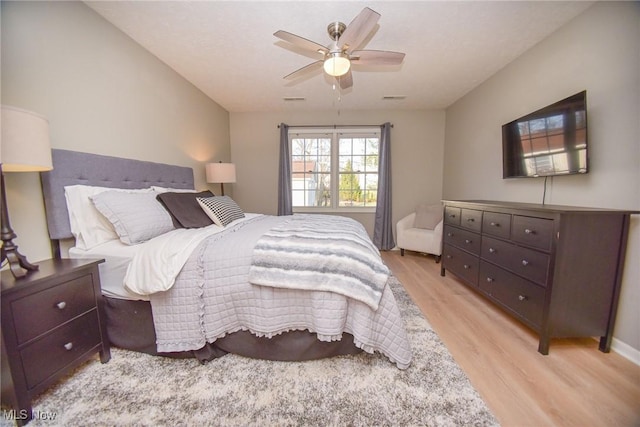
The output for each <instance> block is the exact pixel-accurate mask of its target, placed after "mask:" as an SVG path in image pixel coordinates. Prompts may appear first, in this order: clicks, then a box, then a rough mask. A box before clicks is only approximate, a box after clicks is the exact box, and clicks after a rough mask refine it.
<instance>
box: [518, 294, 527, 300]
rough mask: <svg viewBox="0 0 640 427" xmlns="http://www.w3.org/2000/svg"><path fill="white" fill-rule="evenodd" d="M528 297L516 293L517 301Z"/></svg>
mask: <svg viewBox="0 0 640 427" xmlns="http://www.w3.org/2000/svg"><path fill="white" fill-rule="evenodd" d="M527 299H528V298H527V297H526V296H524V295H518V300H519V301H526V300H527Z"/></svg>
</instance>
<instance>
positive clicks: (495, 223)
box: [489, 222, 500, 227]
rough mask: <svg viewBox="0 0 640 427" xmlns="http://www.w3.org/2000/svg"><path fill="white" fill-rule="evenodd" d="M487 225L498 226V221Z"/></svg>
mask: <svg viewBox="0 0 640 427" xmlns="http://www.w3.org/2000/svg"><path fill="white" fill-rule="evenodd" d="M489 225H491V226H492V227H500V223H497V222H492V223H491V224H489Z"/></svg>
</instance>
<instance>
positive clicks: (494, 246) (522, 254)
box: [480, 236, 549, 286]
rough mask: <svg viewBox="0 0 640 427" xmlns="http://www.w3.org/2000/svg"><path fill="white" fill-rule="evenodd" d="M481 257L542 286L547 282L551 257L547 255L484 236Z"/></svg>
mask: <svg viewBox="0 0 640 427" xmlns="http://www.w3.org/2000/svg"><path fill="white" fill-rule="evenodd" d="M480 256H481V257H482V259H484V260H487V261H489V262H492V263H494V264H497V265H499V266H501V267H504V268H506V269H508V270H510V271H512V272H513V273H516V274H519V275H521V276H523V277H525V278H527V279H529V280H532V281H534V282H536V283H538V284H540V285H542V286H545V284H546V282H547V273H548V271H549V255H547V254H545V253H542V252H538V251H535V250H533V249H528V248H523V247H520V246H516V245H514V244H511V243H509V242H505V241H502V240H497V239H494V238H491V237H487V236H483V237H482V250H481V253H480Z"/></svg>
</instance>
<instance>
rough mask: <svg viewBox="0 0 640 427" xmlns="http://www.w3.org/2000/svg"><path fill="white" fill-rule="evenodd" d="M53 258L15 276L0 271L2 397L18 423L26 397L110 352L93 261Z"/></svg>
mask: <svg viewBox="0 0 640 427" xmlns="http://www.w3.org/2000/svg"><path fill="white" fill-rule="evenodd" d="M101 262H103V260H79V259H55V260H47V261H43V262H40V263H38V266H39V270H38V271H34V272H31V273H29V274H28V275H27V276H26V277H24V278H21V279H17V280H16V279H15V278H14V277H13V275H12V274H11V272H9V271H3V272H2V401H3V403H5V404H7V405H9V406H11V407H12V408H13V411H12V412H11V414H13V418H14V419H15V421H16V422H17V424H18V425H22V424H24V423H26V422H28V421H29V420H30V419H31V417H32V411H31V400H32V399H33V397H34V396H36V395H37V394H38V393H40V392H42V391H43V390H45V389H46V388H47V387H49V386H50V385H52V384H53V383H55V382H56V381H58V380H59V379H60V378H61V377H62V376H64V375H66V374H68V373H69V372H70V371H71V370H72V369H74V368H75V367H77V366H78V365H80V364H82V363H84V362H85V361H87V360H88V359H89V358H91V357H92V356H93V355H94V354H95V353H97V352H99V353H100V360H101V361H102V363H106V362H108V361H109V359H110V358H111V353H110V347H109V341H108V339H107V335H106V330H105V328H104V322H103V319H104V316H103V311H102V310H103V308H102V296H101V290H100V275H99V273H98V264H99V263H101Z"/></svg>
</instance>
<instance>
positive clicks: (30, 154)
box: [0, 105, 53, 172]
mask: <svg viewBox="0 0 640 427" xmlns="http://www.w3.org/2000/svg"><path fill="white" fill-rule="evenodd" d="M0 126H1V127H2V139H1V140H0V161H1V162H2V170H3V171H4V172H39V171H48V170H51V169H53V163H52V162H51V143H50V142H49V121H48V120H47V119H46V118H45V117H43V116H41V115H39V114H36V113H33V112H31V111H26V110H22V109H20V108H15V107H9V106H7V105H3V106H2V121H1V122H0Z"/></svg>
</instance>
